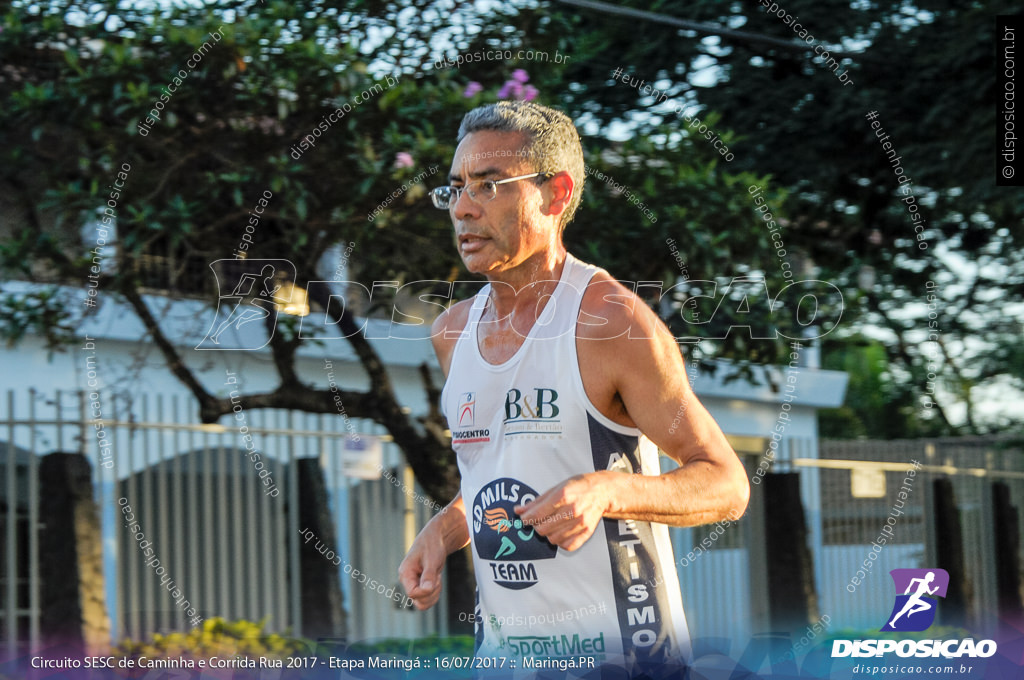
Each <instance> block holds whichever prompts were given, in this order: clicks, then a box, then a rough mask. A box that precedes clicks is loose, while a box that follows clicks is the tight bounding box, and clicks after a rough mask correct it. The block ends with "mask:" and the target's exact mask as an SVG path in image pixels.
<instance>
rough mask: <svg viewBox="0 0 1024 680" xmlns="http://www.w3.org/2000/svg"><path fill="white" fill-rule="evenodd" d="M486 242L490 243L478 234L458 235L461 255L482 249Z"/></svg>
mask: <svg viewBox="0 0 1024 680" xmlns="http://www.w3.org/2000/svg"><path fill="white" fill-rule="evenodd" d="M488 241H490V239H489V238H487V237H485V236H480V235H479V234H460V235H459V250H460V251H461V252H463V253H475V252H476V251H478V250H480V249H481V248H483V247H484V246H485V245H486V244H487V242H488Z"/></svg>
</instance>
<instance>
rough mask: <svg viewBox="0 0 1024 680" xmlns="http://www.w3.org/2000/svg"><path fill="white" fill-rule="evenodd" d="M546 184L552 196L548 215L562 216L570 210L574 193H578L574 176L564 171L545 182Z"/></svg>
mask: <svg viewBox="0 0 1024 680" xmlns="http://www.w3.org/2000/svg"><path fill="white" fill-rule="evenodd" d="M545 184H546V185H547V187H548V192H549V195H550V196H551V201H550V203H549V204H548V210H547V214H549V215H561V214H562V213H563V212H565V211H566V210H568V209H569V203H570V202H571V201H572V195H573V192H574V191H576V183H575V182H573V181H572V175H570V174H569V173H568V172H566V171H564V170H563V171H562V172H559V173H558V174H556V175H555V176H554V177H552V178H551V179H549V180H548V181H547V182H545Z"/></svg>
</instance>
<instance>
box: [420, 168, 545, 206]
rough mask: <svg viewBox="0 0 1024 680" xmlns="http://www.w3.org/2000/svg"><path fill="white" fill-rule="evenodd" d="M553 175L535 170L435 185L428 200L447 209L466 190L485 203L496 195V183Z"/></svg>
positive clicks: (475, 198) (471, 196) (470, 195)
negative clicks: (457, 184) (463, 184)
mask: <svg viewBox="0 0 1024 680" xmlns="http://www.w3.org/2000/svg"><path fill="white" fill-rule="evenodd" d="M554 176H555V173H553V172H535V173H533V174H532V175H520V176H519V177H509V178H508V179H481V180H478V181H476V182H470V183H469V184H467V185H466V186H464V187H453V186H450V185H449V186H445V187H437V188H436V189H433V190H431V192H430V200H431V201H433V202H434V207H435V208H438V209H439V210H448V209H449V208H450V207H451V206H453V205H454V204H455V203H457V202H458V200H459V196H461V195H462V192H463V191H465V192H468V193H469V197H470V198H471V199H473V200H474V201H476V202H477V203H487V202H488V201H493V200H494V197H495V196H497V195H498V185H499V184H508V183H509V182H518V181H519V180H521V179H531V178H533V177H543V178H544V180H543V181H545V182H546V181H547V180H549V179H551V178H552V177H554Z"/></svg>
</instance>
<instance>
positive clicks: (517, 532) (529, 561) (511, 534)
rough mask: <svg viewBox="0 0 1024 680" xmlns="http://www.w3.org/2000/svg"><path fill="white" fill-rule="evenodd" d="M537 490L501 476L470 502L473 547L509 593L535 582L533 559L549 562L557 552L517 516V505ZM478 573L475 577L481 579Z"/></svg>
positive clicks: (534, 494) (532, 496) (532, 497)
mask: <svg viewBox="0 0 1024 680" xmlns="http://www.w3.org/2000/svg"><path fill="white" fill-rule="evenodd" d="M537 495H538V494H537V491H536V490H534V489H533V488H531V487H530V486H528V485H526V484H524V483H522V482H520V481H519V480H517V479H510V478H508V477H502V478H501V479H496V480H494V481H493V482H489V483H487V484H486V485H484V487H483V488H482V489H481V490H480V492H479V493H478V494H477V495H476V498H474V499H473V545H474V546H475V548H476V553H477V555H479V556H480V558H481V559H483V560H486V561H487V563H488V566H489V569H490V572H491V573H490V576H491V578H492V580H493V581H494V582H495V583H496V584H498V585H499V586H501V587H503V588H508V589H509V590H522V589H524V588H529V587H530V586H532V585H533V584H535V583H537V580H538V578H537V568H536V566H535V565H534V563H533V560H549V559H552V558H553V557H554V556H555V554H556V553H557V552H558V546H556V545H552V544H551V543H550V542H549V541H548V540H547V539H546V538H544V537H543V536H541V535H540V534H538V533H537V532H536V530H535V529H534V528H533V527H531V526H528V525H524V524H523V521H522V520H521V519H519V516H518V515H516V513H515V510H514V509H513V508H515V507H516V506H517V505H523V504H524V503H529V502H530V501H532V500H533V499H535V498H536V497H537ZM482 577H483V575H482V574H477V578H482Z"/></svg>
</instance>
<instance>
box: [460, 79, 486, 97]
mask: <svg viewBox="0 0 1024 680" xmlns="http://www.w3.org/2000/svg"><path fill="white" fill-rule="evenodd" d="M482 89H484V86H483V85H481V84H480V83H478V82H476V81H475V80H471V81H469V85H466V90H465V91H464V92H463V93H462V96H463V97H472V96H473V95H475V94H476V93H477V92H479V91H480V90H482Z"/></svg>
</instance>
